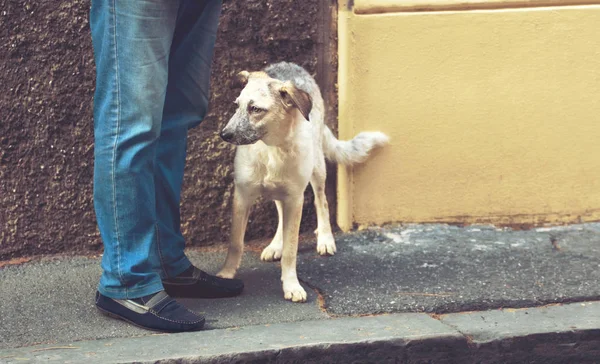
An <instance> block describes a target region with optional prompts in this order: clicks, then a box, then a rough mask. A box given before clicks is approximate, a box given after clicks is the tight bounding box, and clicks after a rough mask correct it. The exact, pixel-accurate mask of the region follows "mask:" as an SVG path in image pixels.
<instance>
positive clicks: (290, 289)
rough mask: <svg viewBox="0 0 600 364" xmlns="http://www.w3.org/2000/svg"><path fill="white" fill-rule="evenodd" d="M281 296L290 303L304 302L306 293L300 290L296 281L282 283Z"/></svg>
mask: <svg viewBox="0 0 600 364" xmlns="http://www.w3.org/2000/svg"><path fill="white" fill-rule="evenodd" d="M283 294H284V298H285V299H286V300H289V301H292V302H306V291H305V290H304V288H302V286H301V285H300V282H298V280H295V281H292V280H290V281H284V282H283Z"/></svg>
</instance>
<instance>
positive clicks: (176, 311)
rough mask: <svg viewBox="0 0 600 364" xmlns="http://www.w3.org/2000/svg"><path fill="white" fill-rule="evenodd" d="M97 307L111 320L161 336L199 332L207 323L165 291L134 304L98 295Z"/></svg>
mask: <svg viewBox="0 0 600 364" xmlns="http://www.w3.org/2000/svg"><path fill="white" fill-rule="evenodd" d="M96 307H97V308H98V310H100V312H102V313H103V314H105V315H108V316H110V317H114V318H117V319H120V320H125V321H127V322H129V323H131V324H134V325H136V326H139V327H141V328H144V329H148V330H154V331H161V332H183V331H197V330H200V329H202V327H204V321H205V319H204V317H202V316H200V315H198V314H195V313H194V312H192V311H190V310H188V309H187V308H186V307H185V306H183V305H182V304H180V303H179V302H177V301H175V300H174V299H173V298H171V297H169V295H168V294H167V293H166V292H165V291H160V292H158V293H156V294H154V295H150V296H146V297H142V298H138V299H133V300H119V299H114V298H109V297H106V296H104V295H102V294H100V292H96Z"/></svg>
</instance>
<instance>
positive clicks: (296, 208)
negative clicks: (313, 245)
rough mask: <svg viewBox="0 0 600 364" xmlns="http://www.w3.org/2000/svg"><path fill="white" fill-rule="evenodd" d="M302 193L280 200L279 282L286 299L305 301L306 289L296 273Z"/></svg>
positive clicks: (302, 201)
mask: <svg viewBox="0 0 600 364" xmlns="http://www.w3.org/2000/svg"><path fill="white" fill-rule="evenodd" d="M303 203H304V194H303V193H299V194H298V195H297V196H292V197H288V198H287V199H286V200H284V201H282V210H283V252H282V256H281V282H282V283H283V294H284V297H285V299H286V300H291V301H293V302H305V301H306V291H305V290H304V288H302V286H301V285H300V282H299V281H298V276H297V274H296V258H297V254H298V233H299V232H300V220H301V219H302V205H303Z"/></svg>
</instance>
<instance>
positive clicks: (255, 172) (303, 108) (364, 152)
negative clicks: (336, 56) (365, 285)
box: [218, 62, 388, 302]
mask: <svg viewBox="0 0 600 364" xmlns="http://www.w3.org/2000/svg"><path fill="white" fill-rule="evenodd" d="M238 81H239V82H240V83H241V84H242V85H243V86H244V87H243V89H242V91H241V93H240V95H239V97H238V98H237V100H236V101H235V103H236V104H237V105H238V108H237V111H236V113H235V115H233V117H232V118H231V120H230V121H229V122H228V123H227V125H226V126H225V127H224V128H223V130H222V131H221V137H222V138H223V140H225V141H227V142H230V143H233V144H235V145H237V150H236V155H235V162H234V181H235V192H234V198H233V226H232V230H231V244H230V246H229V251H228V253H227V258H226V260H225V264H224V265H223V268H222V269H221V271H220V272H219V273H218V276H220V277H223V278H233V277H234V276H235V274H236V271H237V269H238V267H239V265H240V261H241V258H242V252H243V248H244V234H245V230H246V224H247V222H248V215H249V212H250V208H251V206H252V204H253V203H254V201H255V200H256V199H257V197H259V196H261V195H262V196H264V197H265V198H269V199H272V200H275V204H276V205H277V212H278V214H279V224H278V226H277V232H276V233H275V237H274V238H273V241H272V242H271V243H270V244H269V246H267V247H266V248H265V249H264V250H263V252H262V254H261V259H262V260H264V261H274V260H278V259H281V281H282V282H283V292H284V297H285V299H287V300H292V301H294V302H304V301H306V292H305V291H304V289H303V288H302V286H301V285H300V282H299V281H298V277H297V275H296V254H297V250H298V234H299V228H300V219H301V217H302V204H303V202H304V191H305V189H306V187H307V185H308V183H309V182H310V184H311V186H312V188H313V191H314V195H315V205H316V210H317V220H318V222H317V225H318V227H317V230H316V233H317V251H318V252H319V254H321V255H327V254H330V255H333V254H334V253H335V252H336V247H335V241H334V239H333V234H332V233H331V226H330V223H329V210H328V207H327V199H326V198H325V177H326V172H325V159H328V160H330V161H334V162H337V163H341V164H345V165H351V164H354V163H360V162H363V161H365V160H366V159H367V157H368V154H369V152H370V151H371V149H373V148H374V147H378V146H383V145H385V144H387V142H388V137H387V136H386V135H385V134H383V133H380V132H363V133H360V134H358V135H357V136H356V137H355V138H354V139H352V140H351V141H339V140H337V139H336V138H335V136H334V135H333V134H332V132H331V130H329V128H327V126H325V124H324V121H323V120H324V111H325V110H324V103H323V98H322V96H321V92H320V90H319V87H318V85H317V83H316V82H315V80H314V79H313V77H311V76H310V75H309V74H308V72H306V71H305V70H304V69H303V68H302V67H300V66H298V65H296V64H292V63H286V62H282V63H277V64H274V65H271V66H269V67H267V68H265V69H264V70H263V71H261V72H252V73H249V72H247V71H242V72H240V73H239V74H238Z"/></svg>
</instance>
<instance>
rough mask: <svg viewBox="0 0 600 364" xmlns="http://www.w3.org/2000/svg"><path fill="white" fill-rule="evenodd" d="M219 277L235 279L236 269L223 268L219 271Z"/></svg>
mask: <svg viewBox="0 0 600 364" xmlns="http://www.w3.org/2000/svg"><path fill="white" fill-rule="evenodd" d="M217 277H220V278H225V279H233V278H235V270H231V269H225V268H223V269H221V271H220V272H219V273H217Z"/></svg>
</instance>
